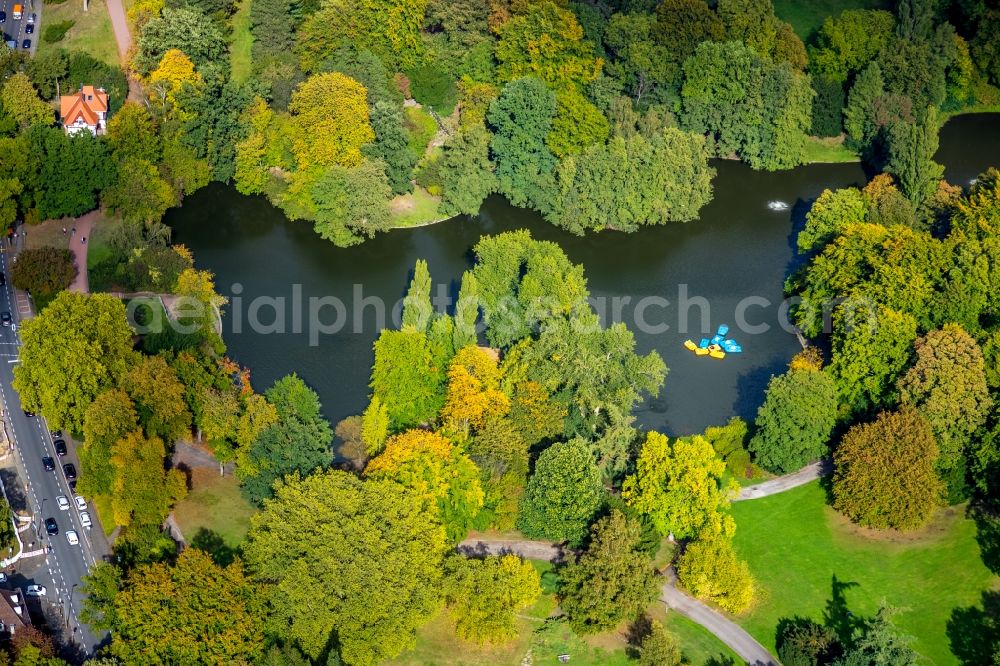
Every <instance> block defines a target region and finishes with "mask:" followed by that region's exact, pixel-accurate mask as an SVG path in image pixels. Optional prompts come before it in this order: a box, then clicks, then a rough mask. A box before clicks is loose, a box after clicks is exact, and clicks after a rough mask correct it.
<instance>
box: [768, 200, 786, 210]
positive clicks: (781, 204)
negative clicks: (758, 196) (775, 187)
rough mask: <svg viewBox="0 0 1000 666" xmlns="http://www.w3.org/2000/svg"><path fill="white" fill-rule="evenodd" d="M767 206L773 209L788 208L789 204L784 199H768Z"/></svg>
mask: <svg viewBox="0 0 1000 666" xmlns="http://www.w3.org/2000/svg"><path fill="white" fill-rule="evenodd" d="M767 207H768V208H770V209H771V210H788V204H787V203H785V202H784V201H777V200H775V201H768V202H767Z"/></svg>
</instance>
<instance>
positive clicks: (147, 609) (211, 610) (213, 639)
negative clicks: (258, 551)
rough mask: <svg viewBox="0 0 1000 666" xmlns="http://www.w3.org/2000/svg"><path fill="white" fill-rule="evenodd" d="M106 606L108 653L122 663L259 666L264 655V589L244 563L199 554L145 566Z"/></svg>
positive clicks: (193, 551) (191, 552)
mask: <svg viewBox="0 0 1000 666" xmlns="http://www.w3.org/2000/svg"><path fill="white" fill-rule="evenodd" d="M106 603H107V605H109V606H110V608H108V609H105V610H104V612H103V614H104V615H105V616H106V617H108V618H109V619H112V621H111V622H110V623H109V624H110V626H109V627H108V628H109V629H110V630H111V632H112V633H113V635H114V640H113V641H111V643H110V646H109V648H108V650H109V654H110V655H111V656H113V657H115V658H117V659H118V660H120V661H121V663H147V664H151V663H187V664H196V663H219V662H224V661H231V662H234V663H241V662H242V663H252V662H253V661H254V660H255V659H256V658H257V657H258V656H259V655H260V654H261V651H262V650H263V646H264V644H263V642H262V641H261V640H260V637H261V634H262V632H263V631H264V625H265V622H266V613H265V607H264V597H263V594H262V591H261V589H260V586H259V585H257V584H256V583H254V582H253V581H251V580H250V579H249V578H248V577H247V576H246V575H245V573H244V571H243V565H242V564H241V563H239V562H235V563H233V564H231V565H229V566H228V567H225V568H223V567H220V566H218V565H216V564H215V563H214V562H212V559H211V557H209V555H207V554H206V553H204V552H202V551H200V550H198V549H197V548H188V549H186V550H185V551H184V552H182V553H181V554H180V556H178V558H177V562H176V564H173V565H171V564H167V563H153V564H147V565H143V566H140V567H138V568H137V569H135V570H134V571H132V572H131V573H130V574H129V575H128V576H127V577H126V578H125V580H124V581H123V585H122V589H121V590H120V591H119V592H117V594H115V595H114V596H113V599H112V600H110V602H106ZM109 611H110V612H109Z"/></svg>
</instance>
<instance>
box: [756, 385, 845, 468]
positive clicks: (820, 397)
mask: <svg viewBox="0 0 1000 666" xmlns="http://www.w3.org/2000/svg"><path fill="white" fill-rule="evenodd" d="M836 421H837V386H836V384H834V381H833V379H832V378H831V377H830V375H828V374H827V373H825V372H822V371H821V370H819V369H811V368H810V369H801V370H789V371H788V372H786V373H785V374H783V375H779V376H777V377H771V381H770V382H769V383H768V385H767V393H766V394H765V397H764V404H763V405H761V406H760V409H758V410H757V420H756V422H755V426H756V428H755V429H756V432H755V433H754V436H753V438H752V439H751V440H750V451H751V452H753V454H754V457H755V458H756V461H757V464H758V465H761V466H762V467H764V468H766V469H768V470H769V471H772V472H774V473H775V474H785V473H787V472H793V471H795V470H797V469H799V468H800V467H802V466H804V465H806V464H807V463H810V462H812V461H814V460H816V459H818V458H822V457H824V456H826V454H827V453H828V452H829V449H828V448H827V443H828V442H829V439H830V435H831V433H832V432H833V426H834V424H835V423H836Z"/></svg>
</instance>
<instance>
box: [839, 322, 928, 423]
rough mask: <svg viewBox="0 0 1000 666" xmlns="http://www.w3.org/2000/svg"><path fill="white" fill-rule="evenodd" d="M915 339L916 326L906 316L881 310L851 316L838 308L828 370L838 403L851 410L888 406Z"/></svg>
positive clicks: (892, 398) (892, 399) (915, 323)
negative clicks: (841, 402)
mask: <svg viewBox="0 0 1000 666" xmlns="http://www.w3.org/2000/svg"><path fill="white" fill-rule="evenodd" d="M852 319H853V321H851V320H852ZM916 337H917V322H916V320H915V319H914V318H913V317H911V316H910V315H908V314H904V313H901V312H896V311H895V310H890V309H889V308H884V307H881V306H878V307H876V308H875V309H874V310H867V309H865V308H862V309H858V310H854V311H853V312H852V311H851V309H850V308H847V307H845V306H841V307H840V308H838V309H837V311H835V312H834V329H833V357H832V358H831V360H830V365H829V368H828V370H829V372H830V373H831V375H832V376H833V379H834V381H835V382H836V384H837V390H838V392H839V394H840V397H841V400H842V401H843V402H844V403H845V404H846V405H847V406H848V407H850V408H852V409H854V410H863V409H867V408H869V407H873V406H880V405H889V404H892V402H893V401H894V399H895V397H894V395H893V393H894V392H893V385H894V384H895V382H896V378H897V377H898V376H899V375H900V373H901V372H902V371H903V369H904V368H905V367H906V363H907V361H908V360H909V357H910V349H911V345H912V344H913V340H914V339H915V338H916Z"/></svg>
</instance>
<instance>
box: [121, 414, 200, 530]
mask: <svg viewBox="0 0 1000 666" xmlns="http://www.w3.org/2000/svg"><path fill="white" fill-rule="evenodd" d="M166 456H167V450H166V447H164V445H163V440H162V439H160V438H159V437H145V436H144V435H143V434H142V431H141V430H136V431H134V432H132V433H130V434H128V435H126V436H125V437H123V438H122V439H119V440H118V441H117V442H115V443H114V444H113V445H112V447H111V467H112V469H113V470H114V481H113V482H112V484H111V511H112V514H113V517H114V522H115V525H121V526H123V527H124V526H129V525H135V526H136V527H143V526H157V527H158V526H159V525H161V524H162V523H163V521H164V520H165V519H166V517H167V514H169V513H170V509H171V507H172V506H173V505H174V503H176V502H177V501H179V500H181V499H183V498H184V495H185V494H186V493H187V479H186V478H185V477H184V473H183V472H181V471H180V470H178V469H171V470H169V471H168V470H167V469H166V466H165V460H166Z"/></svg>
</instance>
